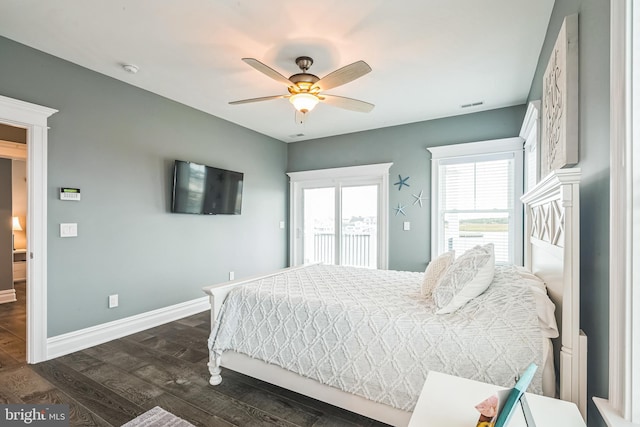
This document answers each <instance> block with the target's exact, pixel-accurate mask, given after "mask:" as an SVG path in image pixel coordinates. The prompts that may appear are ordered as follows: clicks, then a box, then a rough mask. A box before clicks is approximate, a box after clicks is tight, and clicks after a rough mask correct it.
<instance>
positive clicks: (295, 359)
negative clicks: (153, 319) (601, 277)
mask: <svg viewBox="0 0 640 427" xmlns="http://www.w3.org/2000/svg"><path fill="white" fill-rule="evenodd" d="M579 176H580V173H579V170H577V169H570V170H559V171H556V172H554V173H552V174H550V175H549V176H548V177H547V178H545V179H544V180H543V181H542V182H540V183H539V184H538V185H537V186H536V187H535V188H534V189H533V190H532V191H530V192H528V193H527V194H526V195H525V196H523V202H524V203H525V205H526V209H525V211H526V213H525V219H526V221H525V224H526V233H525V235H526V248H525V269H526V270H528V271H529V272H532V273H535V275H536V276H537V277H539V278H540V280H542V281H544V282H545V283H546V286H547V290H548V294H549V296H550V298H551V299H552V300H553V302H554V303H555V304H556V306H557V307H558V309H557V310H556V314H557V315H558V318H557V322H558V329H559V330H560V338H559V339H558V341H559V342H557V343H555V345H554V346H553V348H554V353H553V354H554V355H555V357H546V356H548V354H551V352H549V353H548V354H545V351H547V350H545V346H544V342H545V341H546V337H543V336H542V335H541V334H540V330H539V327H538V324H539V320H540V319H539V318H538V317H537V316H536V312H535V310H533V311H532V310H531V309H524V308H523V307H522V306H523V305H524V304H525V303H526V304H528V305H529V307H531V306H532V301H531V300H533V299H534V297H533V296H532V292H530V291H529V285H528V284H527V280H524V276H523V275H526V274H527V273H522V272H521V271H520V270H518V269H516V268H515V267H514V266H503V267H496V269H495V277H494V280H493V282H492V283H491V285H490V286H489V287H488V288H487V290H486V291H484V292H483V293H481V294H480V295H478V296H477V297H475V298H472V299H471V300H470V301H469V302H468V303H466V304H465V305H464V306H462V307H461V308H459V309H457V310H456V311H454V312H453V313H450V314H445V315H442V314H440V315H435V314H434V311H435V310H436V309H437V307H434V306H433V304H434V303H433V299H432V298H425V297H423V296H422V295H420V292H419V287H420V283H421V282H422V276H423V273H412V272H392V271H384V270H369V271H368V272H364V273H363V272H362V271H361V270H363V269H356V268H348V267H336V266H324V265H313V266H296V267H291V268H287V269H283V270H280V271H278V272H274V273H271V274H267V275H262V276H258V277H253V278H248V279H245V280H240V281H233V282H227V283H223V284H219V285H213V286H209V287H206V288H204V290H205V292H206V293H207V294H208V295H209V296H210V299H211V308H212V312H211V314H212V334H211V339H210V342H209V351H210V360H209V370H210V373H211V380H210V383H211V384H212V385H217V384H219V383H220V382H221V381H222V376H221V368H222V367H225V368H228V369H231V370H234V371H238V372H242V373H244V374H246V375H249V376H252V377H255V378H258V379H261V380H263V381H267V382H269V383H273V384H276V385H278V386H281V387H284V388H287V389H290V390H293V391H295V392H298V393H301V394H304V395H307V396H310V397H313V398H316V399H319V400H321V401H325V402H327V403H330V404H332V405H335V406H339V407H342V408H344V409H347V410H350V411H353V412H356V413H360V414H362V415H366V416H368V417H371V418H374V419H377V420H379V421H382V422H385V423H388V424H392V425H406V424H407V423H408V421H409V418H410V417H411V411H412V409H413V405H415V401H416V400H417V397H418V395H419V393H420V390H421V388H422V383H423V382H424V379H425V378H426V372H428V370H437V371H441V372H445V373H450V374H453V375H458V376H464V377H467V378H472V379H477V380H480V381H485V382H491V383H496V384H502V385H509V384H510V383H511V382H512V380H513V373H514V372H518V371H520V370H522V369H523V368H524V367H526V366H527V365H528V364H529V363H531V362H534V363H536V364H538V365H539V366H545V367H547V374H545V375H543V372H542V371H543V370H542V369H541V370H539V372H538V373H537V377H536V378H535V379H534V382H533V384H532V387H533V388H534V390H533V391H534V392H538V393H540V392H542V391H543V382H544V381H543V378H544V377H547V378H548V369H549V367H550V366H553V363H549V362H547V360H548V359H551V360H555V365H556V366H558V367H559V374H558V375H557V378H558V380H559V387H558V392H559V397H560V398H562V399H565V400H570V401H573V402H575V403H577V404H578V406H579V408H580V409H581V411H583V415H584V405H586V387H585V377H586V375H585V373H584V372H585V371H584V368H585V357H586V356H585V354H586V337H584V335H581V333H580V331H579V328H578V321H579V311H578V303H579V287H578V283H579V280H578V274H579V262H578V256H579V241H578V232H579V217H578V210H577V209H574V206H576V207H577V206H578V196H579V195H578V181H579ZM363 274H366V275H363ZM327 277H329V278H330V279H331V280H328V279H327ZM521 279H522V280H521ZM505 330H507V331H508V332H509V334H510V336H509V334H507V336H506V337H505V334H504V332H505ZM498 332H500V333H498ZM516 342H517V343H519V344H518V345H517V346H516V345H514V344H513V343H516ZM434 349H435V350H434ZM427 350H428V351H427ZM483 350H484V351H483ZM551 369H553V368H551ZM551 378H553V376H552V377H551ZM552 381H553V380H552ZM546 388H547V389H549V387H548V385H547V386H546ZM552 389H553V388H552Z"/></svg>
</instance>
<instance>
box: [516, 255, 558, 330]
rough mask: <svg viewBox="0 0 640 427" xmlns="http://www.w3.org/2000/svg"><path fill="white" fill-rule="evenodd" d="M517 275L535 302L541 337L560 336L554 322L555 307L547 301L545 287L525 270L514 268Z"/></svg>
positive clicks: (556, 324)
mask: <svg viewBox="0 0 640 427" xmlns="http://www.w3.org/2000/svg"><path fill="white" fill-rule="evenodd" d="M516 270H517V271H518V274H519V275H520V277H521V278H522V280H524V281H525V283H526V284H528V285H529V287H530V289H531V292H532V293H533V298H534V299H535V301H536V311H537V313H538V323H539V324H540V329H541V331H542V335H543V336H544V337H547V338H556V337H558V336H559V335H560V333H559V332H558V323H557V322H556V316H555V311H556V305H555V304H554V303H553V301H551V299H549V295H548V294H547V285H546V284H545V283H544V281H543V280H542V279H541V278H539V277H538V276H536V275H535V274H533V273H531V272H529V271H527V270H526V269H525V268H523V267H520V266H516Z"/></svg>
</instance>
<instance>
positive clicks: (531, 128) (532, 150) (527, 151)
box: [520, 101, 541, 192]
mask: <svg viewBox="0 0 640 427" xmlns="http://www.w3.org/2000/svg"><path fill="white" fill-rule="evenodd" d="M540 111H541V110H540V101H531V102H529V105H528V106H527V112H526V114H525V115H524V121H523V122H522V128H521V129H520V138H522V139H523V140H524V182H525V187H524V188H525V190H524V191H525V192H526V191H529V190H530V189H531V188H533V186H534V185H535V184H536V183H538V181H540V150H539V149H538V148H539V147H540V144H539V142H540ZM531 156H534V157H535V168H536V170H535V182H533V183H529V182H528V181H527V179H528V177H529V172H530V171H529V163H530V162H529V158H530V157H531ZM529 184H532V185H529Z"/></svg>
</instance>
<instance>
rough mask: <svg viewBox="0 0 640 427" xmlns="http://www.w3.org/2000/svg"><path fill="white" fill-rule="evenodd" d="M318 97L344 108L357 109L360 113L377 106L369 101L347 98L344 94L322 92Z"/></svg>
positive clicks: (327, 102)
mask: <svg viewBox="0 0 640 427" xmlns="http://www.w3.org/2000/svg"><path fill="white" fill-rule="evenodd" d="M318 98H320V101H322V102H324V103H325V104H329V105H333V106H334V107H340V108H344V109H345V110H351V111H357V112H359V113H368V112H370V111H371V110H373V108H374V107H375V105H373V104H369V103H368V102H364V101H360V100H357V99H353V98H345V97H344V96H336V95H327V94H322V95H319V96H318Z"/></svg>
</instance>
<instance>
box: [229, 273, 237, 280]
mask: <svg viewBox="0 0 640 427" xmlns="http://www.w3.org/2000/svg"><path fill="white" fill-rule="evenodd" d="M235 278H236V273H234V272H233V271H230V272H229V280H233V279H235Z"/></svg>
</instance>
